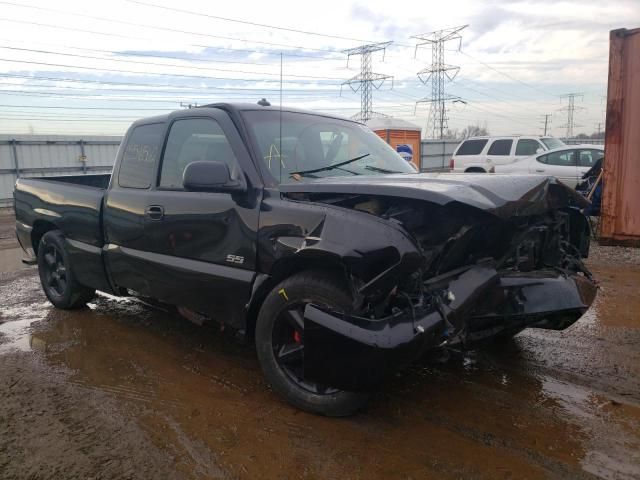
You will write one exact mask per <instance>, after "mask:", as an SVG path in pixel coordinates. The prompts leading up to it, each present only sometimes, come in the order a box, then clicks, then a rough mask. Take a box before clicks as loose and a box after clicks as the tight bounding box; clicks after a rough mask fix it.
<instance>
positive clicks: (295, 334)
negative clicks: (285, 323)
mask: <svg viewBox="0 0 640 480" xmlns="http://www.w3.org/2000/svg"><path fill="white" fill-rule="evenodd" d="M293 340H294V341H295V342H296V343H302V337H301V336H300V332H298V331H297V330H294V331H293Z"/></svg>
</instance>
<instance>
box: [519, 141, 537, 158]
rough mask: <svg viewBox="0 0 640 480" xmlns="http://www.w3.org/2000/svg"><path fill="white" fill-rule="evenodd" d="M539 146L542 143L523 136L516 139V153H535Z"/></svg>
mask: <svg viewBox="0 0 640 480" xmlns="http://www.w3.org/2000/svg"><path fill="white" fill-rule="evenodd" d="M539 148H542V145H540V143H539V142H538V141H537V140H532V139H529V138H523V139H521V140H518V145H517V146H516V155H535V154H536V152H537V151H538V149H539Z"/></svg>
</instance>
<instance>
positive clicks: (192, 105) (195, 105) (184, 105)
mask: <svg viewBox="0 0 640 480" xmlns="http://www.w3.org/2000/svg"><path fill="white" fill-rule="evenodd" d="M197 106H198V104H197V103H184V102H180V108H196V107H197Z"/></svg>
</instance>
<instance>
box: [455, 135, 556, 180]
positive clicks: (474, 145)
mask: <svg viewBox="0 0 640 480" xmlns="http://www.w3.org/2000/svg"><path fill="white" fill-rule="evenodd" d="M562 146H564V143H563V142H561V141H560V140H558V139H557V138H553V137H525V136H511V137H508V136H507V137H470V138H467V139H466V140H464V141H463V142H462V143H460V145H458V148H457V149H456V151H455V153H454V154H453V157H452V158H451V160H450V161H449V169H450V170H451V171H452V172H485V173H486V172H492V171H493V170H494V167H495V166H496V165H505V164H507V163H512V162H515V161H516V160H519V159H521V158H526V157H529V156H531V155H535V154H536V153H542V152H546V151H547V150H553V149H555V148H558V147H562Z"/></svg>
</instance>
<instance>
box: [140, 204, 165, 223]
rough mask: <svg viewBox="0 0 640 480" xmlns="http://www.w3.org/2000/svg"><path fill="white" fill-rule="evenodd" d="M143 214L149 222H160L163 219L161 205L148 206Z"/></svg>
mask: <svg viewBox="0 0 640 480" xmlns="http://www.w3.org/2000/svg"><path fill="white" fill-rule="evenodd" d="M144 214H145V215H146V216H147V217H149V218H150V219H151V220H162V218H163V217H164V207H163V206H161V205H149V206H148V207H147V208H145V209H144Z"/></svg>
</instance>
